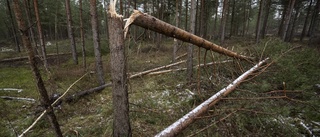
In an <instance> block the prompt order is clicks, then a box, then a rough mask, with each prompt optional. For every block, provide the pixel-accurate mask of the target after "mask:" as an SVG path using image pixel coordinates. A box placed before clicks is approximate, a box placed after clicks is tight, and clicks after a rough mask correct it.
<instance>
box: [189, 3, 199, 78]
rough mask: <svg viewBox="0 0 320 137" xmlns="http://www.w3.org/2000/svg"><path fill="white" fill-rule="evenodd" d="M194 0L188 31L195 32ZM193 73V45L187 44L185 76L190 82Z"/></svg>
mask: <svg viewBox="0 0 320 137" xmlns="http://www.w3.org/2000/svg"><path fill="white" fill-rule="evenodd" d="M196 12H197V11H196V0H191V9H190V33H192V34H194V33H195V25H196ZM192 75H193V45H192V44H190V45H189V46H188V59H187V78H188V81H189V82H191V79H192V77H193V76H192Z"/></svg>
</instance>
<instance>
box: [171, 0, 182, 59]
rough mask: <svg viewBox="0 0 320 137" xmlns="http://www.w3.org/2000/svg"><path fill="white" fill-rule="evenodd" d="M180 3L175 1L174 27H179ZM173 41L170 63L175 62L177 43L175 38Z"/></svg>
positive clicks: (178, 0)
mask: <svg viewBox="0 0 320 137" xmlns="http://www.w3.org/2000/svg"><path fill="white" fill-rule="evenodd" d="M180 3H181V0H176V17H175V18H176V26H179V21H180V7H179V6H180ZM173 41H174V44H173V54H172V62H175V61H176V60H175V58H176V56H177V55H176V54H177V49H178V46H179V42H178V40H177V39H175V38H174V39H173Z"/></svg>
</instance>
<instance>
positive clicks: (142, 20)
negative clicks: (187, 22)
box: [125, 10, 252, 60]
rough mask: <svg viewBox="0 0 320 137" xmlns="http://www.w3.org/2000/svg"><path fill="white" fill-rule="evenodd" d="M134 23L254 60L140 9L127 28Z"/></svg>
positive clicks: (209, 48) (195, 43)
mask: <svg viewBox="0 0 320 137" xmlns="http://www.w3.org/2000/svg"><path fill="white" fill-rule="evenodd" d="M131 23H132V24H134V25H137V26H140V27H143V28H146V29H149V30H153V31H156V32H158V33H161V34H163V35H166V36H169V37H173V38H176V39H179V40H182V41H185V42H188V43H192V44H194V45H196V46H198V47H201V48H205V49H206V50H212V51H214V52H217V53H220V54H223V55H226V56H229V57H233V58H238V59H243V60H252V58H250V57H247V56H243V55H239V54H237V53H235V52H232V51H230V50H227V49H225V48H223V47H221V46H218V45H216V44H214V43H211V42H210V41H207V40H205V39H203V38H201V37H199V36H196V35H194V34H191V33H189V32H187V31H185V30H182V29H180V28H177V27H175V26H172V25H170V24H168V23H165V22H163V21H161V20H159V19H157V18H155V17H153V16H151V15H148V14H145V13H142V12H140V11H137V10H135V11H134V13H133V14H132V15H131V17H130V19H129V20H128V21H127V23H126V26H125V29H128V26H129V25H130V24H131Z"/></svg>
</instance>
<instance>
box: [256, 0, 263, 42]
mask: <svg viewBox="0 0 320 137" xmlns="http://www.w3.org/2000/svg"><path fill="white" fill-rule="evenodd" d="M264 1H265V0H260V3H259V7H260V8H259V13H258V19H257V26H256V43H259V41H260V34H261V22H262V16H263V7H264Z"/></svg>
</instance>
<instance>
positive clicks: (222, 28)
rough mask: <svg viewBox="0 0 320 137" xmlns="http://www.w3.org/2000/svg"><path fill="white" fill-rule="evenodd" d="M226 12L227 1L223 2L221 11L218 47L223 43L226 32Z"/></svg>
mask: <svg viewBox="0 0 320 137" xmlns="http://www.w3.org/2000/svg"><path fill="white" fill-rule="evenodd" d="M227 11H228V0H224V1H223V10H222V18H221V23H220V45H223V43H224V36H225V31H226V24H227V18H228V15H227Z"/></svg>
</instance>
